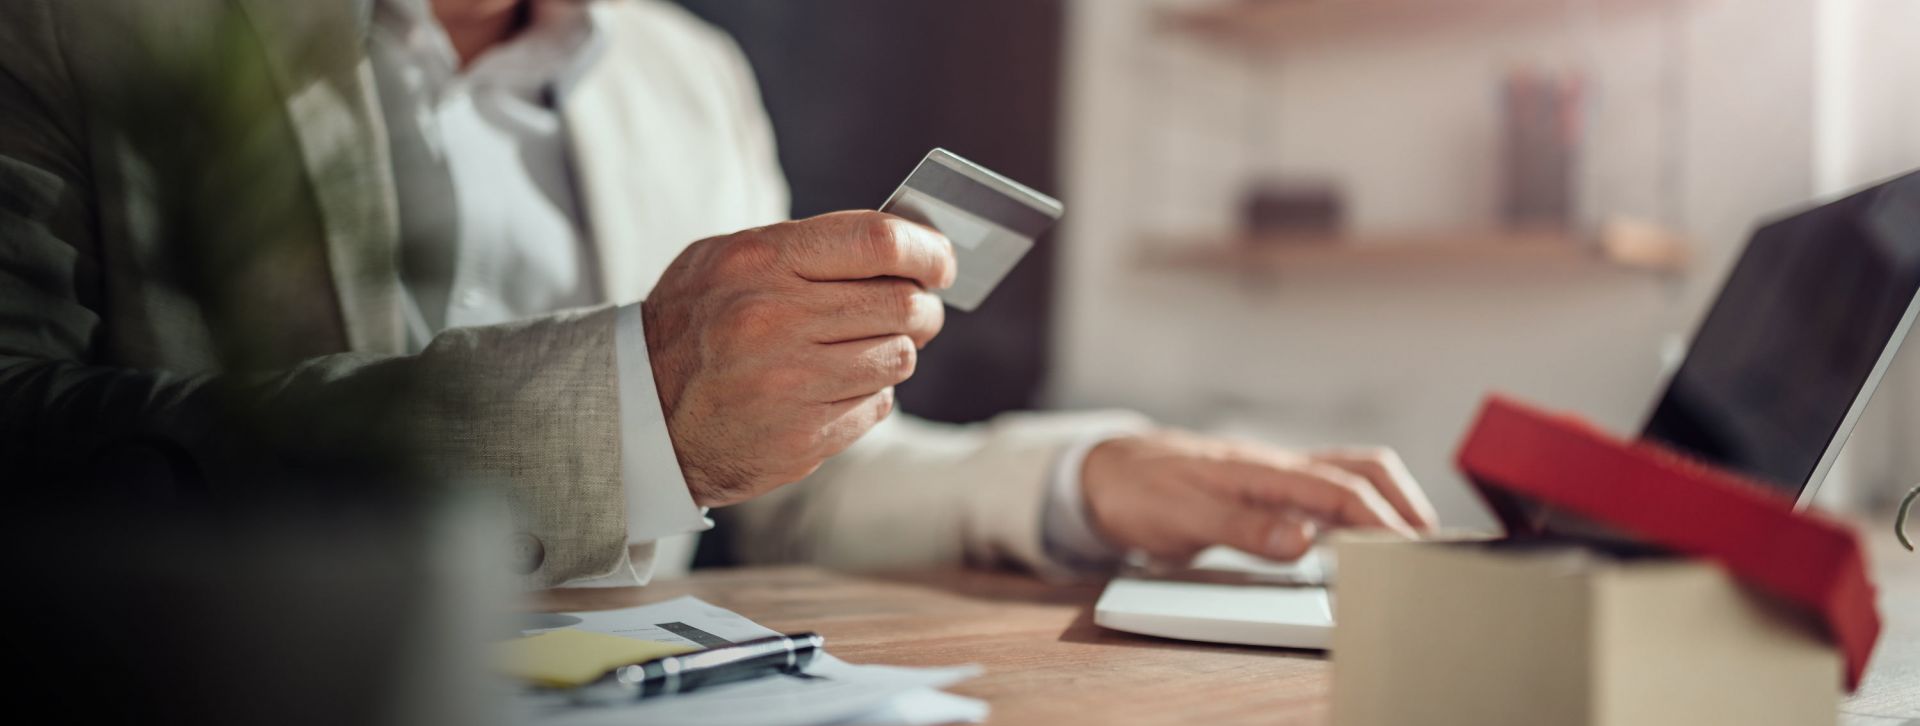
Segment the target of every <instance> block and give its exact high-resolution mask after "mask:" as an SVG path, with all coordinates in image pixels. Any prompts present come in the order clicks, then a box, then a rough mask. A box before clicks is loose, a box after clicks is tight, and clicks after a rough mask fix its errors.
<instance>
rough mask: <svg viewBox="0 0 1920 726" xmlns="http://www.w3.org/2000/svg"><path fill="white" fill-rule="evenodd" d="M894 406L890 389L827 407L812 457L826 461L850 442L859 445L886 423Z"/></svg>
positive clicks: (834, 403)
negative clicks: (874, 430)
mask: <svg viewBox="0 0 1920 726" xmlns="http://www.w3.org/2000/svg"><path fill="white" fill-rule="evenodd" d="M893 405H894V402H893V389H892V388H882V389H880V390H878V391H875V392H873V393H870V394H867V395H865V396H860V397H858V398H850V399H847V400H845V401H836V402H833V403H830V404H826V410H825V414H826V416H825V420H826V424H825V425H824V426H822V427H821V429H820V439H819V442H820V443H819V449H818V450H817V451H815V455H817V456H819V457H820V458H822V459H826V458H831V457H832V456H834V455H835V454H839V453H840V452H842V451H846V450H847V447H849V446H852V445H853V442H855V441H859V440H860V437H862V436H865V435H866V434H867V432H868V431H871V430H872V429H873V427H874V426H876V425H879V423H880V422H881V421H884V420H886V418H887V416H888V415H889V414H892V413H893Z"/></svg>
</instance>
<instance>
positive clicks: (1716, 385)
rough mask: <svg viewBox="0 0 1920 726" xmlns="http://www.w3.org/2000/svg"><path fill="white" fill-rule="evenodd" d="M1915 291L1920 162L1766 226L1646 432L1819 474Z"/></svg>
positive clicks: (1766, 476)
mask: <svg viewBox="0 0 1920 726" xmlns="http://www.w3.org/2000/svg"><path fill="white" fill-rule="evenodd" d="M1917 291H1920V174H1910V175H1908V176H1905V177H1901V178H1899V179H1895V180H1893V181H1891V182H1888V183H1885V184H1882V185H1880V186H1876V187H1873V188H1871V189H1868V190H1866V191H1864V192H1861V193H1858V194H1855V195H1853V196H1850V197H1847V198H1845V199H1842V200H1840V201H1837V202H1834V203H1831V204H1828V205H1825V206H1822V207H1819V208H1816V209H1813V210H1811V211H1808V212H1804V213H1801V214H1797V215H1794V216H1791V217H1788V218H1786V219H1782V220H1780V221H1777V222H1773V223H1771V224H1768V225H1766V226H1765V227H1762V228H1761V229H1760V230H1759V231H1758V232H1756V233H1755V234H1754V236H1753V238H1752V240H1751V241H1749V242H1748V243H1747V250H1746V252H1745V253H1744V254H1743V255H1742V256H1741V258H1740V261H1739V262H1738V263H1737V264H1736V265H1735V267H1734V269H1733V273H1732V275H1730V276H1729V277H1728V278H1727V282H1726V287H1725V289H1723V290H1722V291H1721V293H1720V297H1719V299H1718V300H1717V301H1716V302H1715V303H1714V305H1713V309H1712V310H1711V311H1709V312H1708V313H1707V317H1706V320H1705V322H1704V323H1702V324H1701V327H1700V330H1699V332H1698V333H1696V334H1695V336H1694V339H1693V347H1692V349H1691V350H1689V351H1688V352H1687V357H1686V360H1685V361H1684V362H1683V363H1682V364H1681V366H1680V369H1679V370H1678V371H1677V372H1676V373H1675V374H1674V377H1673V380H1672V381H1671V382H1670V383H1669V384H1668V387H1667V391H1666V394H1665V395H1664V396H1662V397H1661V399H1660V401H1659V403H1658V404H1656V405H1655V407H1654V411H1653V416H1652V418H1651V419H1650V420H1649V421H1648V422H1647V426H1646V430H1645V431H1644V432H1643V434H1642V436H1643V437H1644V438H1646V439H1651V440H1654V441H1659V442H1662V443H1664V444H1667V445H1668V446H1671V447H1674V448H1676V449H1679V450H1681V451H1685V452H1687V453H1690V454H1692V455H1694V456H1696V457H1699V458H1701V459H1704V460H1706V461H1709V462H1712V463H1715V464H1718V465H1720V466H1722V467H1725V468H1728V469H1731V470H1734V471H1738V472H1740V473H1743V474H1746V475H1747V476H1749V477H1752V478H1755V479H1758V480H1760V481H1762V482H1765V483H1768V484H1771V485H1773V486H1777V487H1779V488H1781V489H1782V490H1785V491H1786V492H1788V493H1789V494H1792V495H1796V496H1797V495H1799V494H1800V493H1802V491H1803V488H1806V487H1810V486H1817V485H1818V483H1819V482H1818V481H1816V479H1818V478H1819V477H1821V476H1824V474H1825V469H1826V467H1828V466H1830V465H1831V464H1832V459H1831V457H1832V456H1833V455H1837V454H1838V449H1839V447H1840V445H1841V444H1842V443H1844V442H1845V440H1846V435H1847V433H1848V429H1850V428H1851V427H1852V425H1853V419H1854V417H1856V416H1858V414H1859V410H1858V408H1856V403H1857V405H1858V407H1860V408H1863V407H1864V406H1865V403H1866V399H1867V397H1869V396H1871V395H1872V393H1873V387H1874V386H1875V385H1876V384H1877V383H1878V382H1879V377H1880V373H1881V371H1883V370H1884V368H1885V365H1886V360H1887V359H1891V357H1892V354H1893V351H1894V350H1896V349H1897V348H1898V347H1899V344H1900V340H1899V338H1900V337H1902V336H1903V335H1904V334H1905V327H1904V323H1905V322H1906V321H1907V320H1908V317H1907V316H1908V310H1909V308H1910V307H1912V306H1913V302H1914V295H1915V293H1916V292H1917ZM1829 449H1832V450H1831V451H1830V450H1829Z"/></svg>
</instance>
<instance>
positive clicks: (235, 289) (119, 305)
mask: <svg viewBox="0 0 1920 726" xmlns="http://www.w3.org/2000/svg"><path fill="white" fill-rule="evenodd" d="M367 12H368V4H367V2H365V0H361V1H359V2H352V1H323V0H164V1H159V2H156V1H155V0H7V2H5V3H0V465H5V466H12V465H14V464H16V463H17V462H19V461H24V460H26V459H28V458H32V459H33V460H35V461H39V462H42V464H43V465H44V462H47V461H55V462H61V461H71V462H74V463H75V465H76V466H77V465H79V464H80V462H85V461H88V460H90V459H97V458H98V457H101V456H110V455H111V452H112V451H114V450H115V447H116V446H120V445H122V444H124V443H125V442H128V441H163V442H166V443H167V444H169V445H171V446H175V447H178V448H179V449H181V450H184V451H186V452H187V453H188V455H189V456H190V457H192V458H193V459H194V460H195V461H196V463H197V464H198V465H199V467H200V469H201V470H203V471H206V472H209V477H210V478H211V479H213V480H215V482H216V484H215V486H216V487H221V486H224V487H235V488H244V486H246V484H245V481H244V476H243V474H244V472H241V471H237V470H236V471H227V469H228V467H227V466H226V463H227V460H226V459H225V458H223V457H224V456H225V453H224V452H223V449H222V448H221V446H220V442H221V441H222V439H223V436H222V432H221V431H220V430H218V426H219V424H216V423H210V422H213V421H218V420H219V417H217V416H211V415H209V414H210V411H211V408H212V407H215V406H221V405H231V404H232V402H233V401H235V400H240V401H242V402H243V403H244V404H245V406H247V407H248V409H249V410H264V411H275V410H279V409H283V408H284V409H286V410H298V411H301V412H302V416H301V418H300V421H301V423H300V424H298V425H294V426H290V427H289V431H288V432H285V433H286V434H287V435H286V436H284V437H282V438H283V439H284V440H286V441H288V442H291V443H288V444H287V445H288V447H289V448H290V449H294V448H299V447H300V446H301V445H307V446H311V447H314V448H320V447H322V446H323V445H324V444H326V443H329V442H338V441H341V440H343V439H342V437H344V436H349V434H345V433H341V432H342V431H357V432H359V434H360V435H365V436H370V437H371V436H376V435H390V436H396V437H404V438H405V439H406V440H407V441H408V442H409V444H408V446H409V447H411V450H413V451H416V452H418V453H420V454H422V455H423V458H424V459H425V460H426V461H428V462H430V463H431V465H432V466H434V467H435V468H436V469H437V472H436V473H437V474H438V475H440V476H442V477H448V478H454V479H462V480H477V481H490V482H497V483H498V485H499V486H500V487H501V488H502V489H503V491H504V492H505V496H506V499H507V500H508V502H509V504H510V508H511V511H512V512H513V518H514V527H515V528H516V529H517V531H518V532H519V534H518V538H519V539H521V540H525V541H531V542H535V543H537V545H538V547H537V549H538V550H539V554H538V556H535V557H533V558H531V560H530V561H528V562H526V563H525V565H526V568H527V571H528V581H529V584H531V585H534V586H552V585H559V584H564V583H567V582H570V581H576V580H581V579H586V578H594V577H600V576H605V575H608V574H610V573H615V572H620V571H623V570H624V568H626V567H628V566H630V565H638V566H641V567H640V569H642V570H646V569H650V568H649V567H648V566H649V565H651V564H652V563H650V562H648V561H647V559H648V558H651V557H653V552H652V548H650V547H644V546H643V547H637V548H634V550H633V551H632V553H631V555H632V556H633V557H634V558H636V559H635V560H629V549H628V547H627V546H626V542H625V538H626V526H625V497H624V491H623V488H622V482H621V480H620V475H619V472H620V471H621V468H620V460H619V457H620V447H619V445H618V438H617V433H618V431H617V427H618V420H619V419H618V411H617V407H616V404H615V402H616V401H617V400H618V397H617V396H616V395H615V394H616V391H615V387H616V376H615V373H614V369H613V365H614V357H613V345H612V343H613V332H612V331H613V327H614V325H613V317H614V311H613V309H612V308H611V307H604V308H598V309H590V310H581V311H573V312H567V313H563V314H558V315H553V316H549V317H543V318H537V319H532V320H526V321H521V322H515V323H511V324H506V325H499V326H492V327H483V328H470V329H456V330H449V331H447V332H445V333H443V334H442V335H440V336H439V337H437V338H436V339H435V340H434V341H433V342H432V343H431V344H430V345H429V346H428V347H427V348H426V349H425V351H423V352H420V353H417V354H412V355H408V354H406V352H405V351H404V349H403V335H402V330H403V328H402V323H401V312H400V303H399V300H400V296H399V294H400V288H399V278H398V276H397V273H396V265H397V262H396V260H397V252H396V250H397V248H398V245H399V240H398V239H397V231H396V230H397V228H398V227H397V224H396V215H397V210H396V209H395V201H394V193H393V188H392V186H393V181H392V175H391V168H390V165H389V161H388V158H387V141H386V133H385V129H384V128H383V126H382V120H381V119H382V117H381V114H380V110H379V108H378V106H377V104H378V96H377V94H376V93H375V89H374V88H373V87H372V81H371V75H370V69H369V66H368V62H367V59H366V56H365V54H364V52H363V49H364V47H365V42H364V41H365V34H366V32H367V27H368V21H367V18H368V14H367ZM591 12H593V13H595V14H596V15H597V20H598V22H599V23H600V25H601V27H602V28H603V29H604V30H605V31H606V32H605V33H604V36H605V40H606V42H607V43H608V47H607V48H606V51H607V55H606V56H605V57H603V58H602V59H601V62H599V63H597V64H595V65H593V66H592V68H591V70H590V71H589V72H588V73H586V74H585V75H584V77H581V78H577V79H570V81H569V82H568V83H566V84H564V85H563V87H562V93H561V96H560V98H559V99H558V102H559V103H560V107H561V109H562V111H563V115H564V117H565V119H566V121H567V127H568V132H569V133H570V136H571V139H572V147H573V148H574V150H575V153H574V158H573V159H572V161H573V167H574V172H575V175H576V182H577V186H578V188H579V189H580V191H581V194H582V197H583V201H584V203H585V207H586V209H587V213H588V222H589V224H590V226H591V231H592V235H593V238H594V240H595V243H596V245H597V249H596V251H597V254H598V256H599V261H600V268H601V271H602V274H603V278H602V280H601V282H602V283H603V289H604V290H606V291H607V292H608V295H609V300H608V302H609V303H612V304H620V303H630V302H634V301H638V300H642V299H644V298H645V297H646V295H647V294H648V291H649V289H650V288H651V286H652V284H653V282H654V281H655V280H656V279H657V278H658V276H659V275H660V273H661V271H662V270H663V269H665V267H666V266H667V264H668V263H669V262H670V261H671V260H673V258H674V257H675V256H676V255H677V254H679V252H680V251H681V250H682V249H684V248H685V246H686V245H688V244H689V243H691V242H693V241H695V240H698V239H701V238H703V237H706V236H711V235H715V234H720V233H725V232H730V231H734V230H738V229H742V228H746V227H752V226H756V225H761V224H766V223H769V222H773V221H777V220H780V219H782V218H784V217H785V216H786V214H787V194H786V188H785V186H784V182H783V179H782V176H781V174H780V170H779V168H778V166H777V162H776V158H775V154H774V147H773V135H772V132H771V129H770V127H769V125H768V122H767V119H766V116H765V113H764V111H763V110H762V108H761V105H760V102H759V98H758V92H757V90H756V88H755V85H754V82H753V77H752V74H751V71H750V69H749V68H748V67H747V65H746V63H745V61H744V58H743V56H742V55H741V54H740V53H739V51H738V49H737V48H736V47H735V46H734V45H733V43H732V42H731V41H730V39H728V38H727V37H725V36H724V35H723V34H721V33H719V32H718V31H716V30H715V29H713V28H711V27H708V26H706V25H704V24H703V23H701V22H699V21H698V20H696V19H694V18H692V17H691V16H689V15H688V14H687V13H685V12H684V11H682V10H680V9H679V8H677V7H674V6H671V5H669V4H666V3H664V2H656V1H653V0H600V1H599V2H595V3H594V4H593V7H592V10H591ZM183 168H190V169H192V170H194V171H193V173H192V174H187V175H182V174H179V173H177V172H178V170H180V169H183ZM182 176H185V177H187V178H181V177H182ZM183 230H185V232H183ZM181 259H187V260H190V261H193V262H195V263H199V264H198V265H197V266H196V265H194V264H188V265H182V264H179V262H178V261H179V260H181ZM207 270H211V271H213V273H214V274H208V273H207V272H205V271H207ZM235 340H244V341H245V342H246V345H245V346H241V347H236V346H235V345H234V341H235ZM233 350H245V351H246V353H245V354H244V355H239V356H237V359H238V360H240V361H241V362H242V363H244V364H245V365H244V370H241V369H239V367H237V366H236V365H235V364H234V363H233V361H234V360H236V356H234V355H227V356H222V355H221V353H222V351H229V352H231V351H233ZM395 377H404V378H405V379H406V380H410V381H415V382H416V383H415V389H417V390H414V391H413V393H412V394H411V395H409V396H407V397H406V401H407V403H406V404H405V405H403V406H395V407H391V408H388V409H378V410H381V411H382V414H381V416H380V418H381V419H382V420H380V421H354V420H351V419H352V416H351V415H348V414H338V411H337V410H330V409H329V406H334V407H335V409H338V408H339V407H340V406H344V405H345V403H337V402H346V401H352V400H355V399H354V396H355V395H364V396H368V397H377V396H378V395H380V393H379V392H380V391H382V390H385V389H383V388H381V385H382V382H384V381H391V380H393V379H394V378H395ZM302 407H304V408H302ZM316 412H317V413H316ZM336 414H338V415H336ZM330 418H346V419H348V420H346V421H331V422H329V419H330ZM1113 422H1114V419H1112V418H1110V417H1105V416H1101V417H1098V418H1097V419H1087V418H1075V417H1060V416H1039V415H1022V416H1012V417H1004V418H1001V419H998V420H996V421H993V422H991V423H988V424H984V425H979V426H973V427H948V426H937V425H933V424H929V423H926V422H920V421H912V420H903V419H901V418H899V417H896V420H893V421H890V422H888V423H887V424H886V425H883V426H882V427H881V428H879V429H876V430H875V432H874V433H873V434H871V435H869V436H868V437H867V438H866V439H863V440H862V441H861V442H860V443H859V444H858V445H856V446H855V447H854V448H853V449H852V450H850V451H848V452H847V453H846V454H844V455H842V456H840V457H837V458H835V459H834V460H832V461H830V462H829V463H828V464H827V465H826V466H824V467H822V468H821V469H820V470H819V471H818V473H816V474H815V475H814V476H813V477H811V478H810V479H809V480H807V481H805V482H801V483H798V484H794V485H789V486H787V487H784V488H782V489H780V490H779V491H777V492H776V493H774V494H773V495H770V496H767V497H763V498H762V499H760V500H756V501H755V502H752V503H750V504H748V505H743V506H742V508H741V509H740V510H739V511H738V515H739V516H737V517H735V518H734V521H735V523H736V525H737V526H735V527H733V528H731V529H732V531H730V532H727V533H726V534H728V535H729V536H732V537H734V539H735V541H736V543H737V545H738V549H739V551H740V552H742V553H744V554H745V555H746V556H747V557H748V558H749V559H752V560H754V561H796V560H807V561H814V562H821V563H825V564H830V565H841V566H854V567H882V566H903V565H912V564H925V563H936V562H948V563H957V562H962V561H967V562H974V563H1015V564H1020V565H1025V566H1029V567H1036V568H1038V567H1045V566H1046V560H1045V557H1044V555H1043V553H1042V551H1041V545H1040V518H1041V511H1042V500H1043V497H1042V495H1041V487H1042V486H1043V484H1044V482H1046V480H1047V478H1048V474H1049V471H1050V469H1051V467H1053V466H1054V465H1055V463H1056V459H1057V457H1058V456H1059V453H1060V452H1061V451H1062V450H1063V448H1065V447H1066V446H1068V445H1070V443H1071V442H1073V441H1074V440H1076V439H1077V437H1079V436H1082V435H1084V433H1085V432H1086V431H1088V430H1089V428H1090V427H1092V426H1107V425H1111V424H1112V423H1113ZM329 426H332V427H333V428H328V427H329ZM296 453H297V452H296ZM307 453H309V454H311V453H312V452H307ZM320 455H322V456H324V452H323V453H322V454H320ZM283 458H284V459H287V460H291V461H296V462H297V461H301V460H302V459H300V457H299V456H298V455H294V454H289V455H288V456H286V457H283ZM661 564H663V565H666V566H667V567H666V569H672V567H671V565H672V564H674V563H661Z"/></svg>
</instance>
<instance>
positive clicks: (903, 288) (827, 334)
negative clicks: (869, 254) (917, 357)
mask: <svg viewBox="0 0 1920 726" xmlns="http://www.w3.org/2000/svg"><path fill="white" fill-rule="evenodd" d="M807 287H808V288H809V290H808V291H807V292H808V299H809V303H808V310H809V312H810V313H812V315H811V322H810V325H812V326H814V327H815V330H813V331H811V332H810V335H811V336H812V339H813V340H815V341H816V342H820V343H829V344H831V343H844V342H847V341H853V340H865V339H867V338H877V337H882V336H889V335H905V336H907V337H909V338H912V339H913V345H914V347H916V348H924V347H926V345H927V342H928V341H931V340H933V336H935V335H939V334H940V328H941V326H943V325H945V324H946V320H947V313H946V307H945V306H944V305H942V304H941V303H940V298H939V297H937V296H935V295H934V294H933V293H930V292H927V291H925V290H922V289H920V286H919V285H916V284H914V283H913V282H911V281H908V280H904V279H900V278H897V277H886V278H879V279H873V280H854V281H849V282H829V283H819V284H815V285H808V286H807Z"/></svg>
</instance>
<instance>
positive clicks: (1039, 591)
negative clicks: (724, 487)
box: [541, 530, 1920, 726]
mask: <svg viewBox="0 0 1920 726" xmlns="http://www.w3.org/2000/svg"><path fill="white" fill-rule="evenodd" d="M1868 541H1869V542H1871V543H1873V544H1874V546H1873V547H1872V548H1871V549H1872V554H1873V558H1874V565H1875V571H1876V574H1877V577H1878V582H1879V584H1880V587H1881V592H1882V603H1881V614H1882V615H1883V616H1884V617H1886V618H1887V621H1888V628H1887V632H1886V634H1885V635H1884V636H1883V637H1882V640H1881V642H1880V646H1879V650H1878V651H1877V653H1876V655H1875V659H1874V663H1873V667H1872V668H1871V669H1870V670H1869V672H1868V675H1867V680H1866V683H1865V685H1864V687H1863V688H1862V689H1861V691H1860V693H1859V694H1858V695H1856V696H1854V697H1853V698H1852V699H1849V700H1848V702H1847V703H1846V704H1845V705H1844V706H1843V707H1842V711H1843V714H1844V715H1843V717H1842V721H1841V723H1842V724H1844V726H1897V725H1900V724H1908V723H1910V722H1909V721H1908V719H1915V718H1920V554H1915V553H1909V552H1906V551H1904V550H1901V549H1899V547H1898V545H1896V544H1893V543H1892V538H1891V537H1890V536H1888V534H1887V533H1885V532H1881V531H1878V530H1874V531H1873V532H1872V534H1871V536H1870V537H1869V539H1868ZM1099 593H1100V590H1099V588H1098V587H1094V586H1083V587H1067V588H1060V587H1053V586H1049V585H1046V584H1043V583H1041V582H1038V581H1036V580H1033V579H1031V578H1027V577H1023V576H1020V575H1013V574H1005V573H994V572H980V571H969V570H949V571H937V572H927V573H913V574H894V575H887V574H880V575H871V574H861V575H854V574H844V573H836V572H830V571H826V570H821V569H818V568H811V567H779V568H743V569H737V570H716V571H706V572H703V573H701V574H697V575H695V576H693V577H691V578H688V579H686V580H680V581H673V582H662V583H658V584H656V585H653V586H650V587H646V588H619V589H607V590H563V591H556V592H553V593H548V594H546V595H545V596H543V599H542V602H541V606H542V607H543V609H548V610H593V609H605V608H619V607H629V606H633V605H638V604H641V603H647V602H655V601H659V600H664V599H668V598H673V597H679V596H681V595H694V596H697V597H700V598H702V599H704V600H707V601H709V602H712V603H714V604H716V605H719V606H721V607H725V608H728V609H730V610H734V611H736V612H739V613H740V614H742V615H745V616H747V617H750V618H753V619H754V620H757V621H759V622H760V623H762V624H764V625H766V626H767V627H770V628H773V629H775V630H779V631H782V632H793V631H800V630H813V631H817V632H819V633H821V634H823V635H825V636H826V637H827V646H828V648H829V649H830V650H831V651H833V652H834V653H835V654H837V655H839V656H840V657H842V658H845V659H847V660H849V661H852V662H855V663H885V664H891V665H925V666H936V665H953V664H957V663H980V664H983V665H985V666H986V668H987V672H986V674H985V675H983V676H981V677H979V678H977V679H974V680H971V681H968V682H966V683H963V684H961V685H959V686H957V687H955V688H954V689H952V690H953V691H954V692H956V693H960V694H964V695H967V696H972V697H975V698H982V699H985V700H986V701H987V702H989V703H991V704H992V705H993V720H992V723H994V724H1079V723H1099V724H1175V723H1205V724H1241V723H1246V724H1253V723H1258V724H1321V723H1326V722H1327V720H1328V716H1327V698H1328V689H1329V687H1330V679H1329V675H1330V673H1331V668H1330V667H1329V664H1328V663H1327V661H1326V659H1325V658H1324V657H1323V656H1322V655H1321V654H1319V653H1315V652H1309V651H1288V650H1278V649H1271V648H1243V647H1233V646H1219V645H1205V644H1199V643H1184V642H1179V641H1171V640H1162V639H1157V638H1149V637H1144V636H1133V635H1127V634H1125V633H1116V632H1112V631H1108V630H1104V629H1101V628H1099V627H1098V626H1095V625H1094V624H1093V620H1092V608H1093V601H1094V599H1095V598H1096V597H1098V596H1099Z"/></svg>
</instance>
